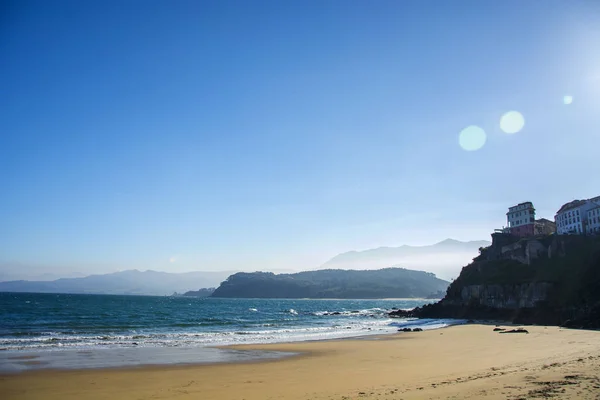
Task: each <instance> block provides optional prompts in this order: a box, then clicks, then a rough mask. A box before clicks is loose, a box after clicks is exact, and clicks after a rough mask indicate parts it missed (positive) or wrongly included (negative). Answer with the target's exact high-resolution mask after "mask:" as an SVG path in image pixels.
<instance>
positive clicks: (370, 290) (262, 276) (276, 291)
mask: <svg viewBox="0 0 600 400" xmlns="http://www.w3.org/2000/svg"><path fill="white" fill-rule="evenodd" d="M448 284H449V282H447V281H444V280H441V279H438V278H436V276H435V275H434V274H432V273H429V272H423V271H413V270H409V269H404V268H385V269H381V270H376V271H347V270H319V271H307V272H299V273H296V274H279V275H276V274H273V273H271V272H254V273H245V272H240V273H237V274H234V275H231V276H230V277H229V278H227V280H226V281H225V282H223V283H222V284H221V286H219V287H218V288H217V289H216V290H215V291H214V293H213V294H212V297H238V298H343V299H377V298H416V297H427V296H431V295H433V294H436V293H439V292H442V291H445V290H446V288H447V287H448Z"/></svg>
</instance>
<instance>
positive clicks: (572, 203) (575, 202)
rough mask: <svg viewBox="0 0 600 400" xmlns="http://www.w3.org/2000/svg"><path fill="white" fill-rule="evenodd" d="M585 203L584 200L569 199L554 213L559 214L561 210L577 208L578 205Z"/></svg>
mask: <svg viewBox="0 0 600 400" xmlns="http://www.w3.org/2000/svg"><path fill="white" fill-rule="evenodd" d="M585 203H586V201H585V200H573V201H570V202H568V203H565V204H563V206H562V207H561V208H560V209H559V210H558V211H557V212H556V214H560V213H562V212H565V211H569V210H572V209H573V208H577V207H579V206H582V205H584V204H585Z"/></svg>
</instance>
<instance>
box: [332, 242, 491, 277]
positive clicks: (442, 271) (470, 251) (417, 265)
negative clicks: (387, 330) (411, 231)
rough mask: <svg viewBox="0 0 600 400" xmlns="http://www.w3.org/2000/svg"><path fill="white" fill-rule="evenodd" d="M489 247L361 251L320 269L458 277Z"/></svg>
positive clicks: (436, 246)
mask: <svg viewBox="0 0 600 400" xmlns="http://www.w3.org/2000/svg"><path fill="white" fill-rule="evenodd" d="M490 244H491V243H490V242H488V241H486V240H476V241H470V242H461V241H458V240H454V239H446V240H444V241H442V242H439V243H436V244H433V245H428V246H407V245H404V246H399V247H379V248H376V249H369V250H364V251H349V252H346V253H342V254H338V255H337V256H335V257H333V258H332V259H331V260H329V261H327V262H326V263H325V264H323V265H322V266H321V268H323V269H328V268H335V269H379V268H386V267H389V266H409V267H410V268H414V269H420V270H427V271H432V272H435V273H436V274H437V275H438V276H440V277H442V278H444V279H450V278H452V277H455V276H457V275H458V274H459V272H460V269H461V268H462V267H463V266H464V265H466V264H468V263H469V262H470V261H471V260H472V259H473V257H476V256H477V255H478V254H479V248H480V247H487V246H489V245H490Z"/></svg>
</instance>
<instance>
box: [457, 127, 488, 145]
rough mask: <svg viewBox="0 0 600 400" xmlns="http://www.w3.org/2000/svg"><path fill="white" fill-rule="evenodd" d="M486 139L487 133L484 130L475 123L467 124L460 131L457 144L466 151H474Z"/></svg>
mask: <svg viewBox="0 0 600 400" xmlns="http://www.w3.org/2000/svg"><path fill="white" fill-rule="evenodd" d="M486 140H487V135H486V134H485V131H484V130H483V129H482V128H480V127H478V126H476V125H471V126H467V127H466V128H465V129H463V130H462V131H460V134H459V135H458V144H460V147H462V149H463V150H466V151H476V150H479V149H481V148H482V147H483V145H484V144H485V141H486Z"/></svg>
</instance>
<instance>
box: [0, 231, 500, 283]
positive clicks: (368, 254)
mask: <svg viewBox="0 0 600 400" xmlns="http://www.w3.org/2000/svg"><path fill="white" fill-rule="evenodd" d="M489 244H490V242H487V241H483V240H482V241H471V242H461V241H458V240H453V239H447V240H444V241H443V242H440V243H436V244H433V245H429V246H400V247H380V248H377V249H370V250H365V251H350V252H346V253H342V254H339V255H337V256H335V257H333V258H332V259H331V260H329V261H327V262H326V263H325V264H323V265H322V266H321V267H320V268H317V269H347V270H374V269H382V268H389V267H392V266H400V267H404V268H408V269H412V270H422V271H427V272H434V273H435V274H436V275H437V276H438V277H439V278H441V279H451V278H453V277H455V276H457V275H458V273H459V272H460V269H461V268H462V266H464V265H466V264H468V263H469V262H470V261H471V259H472V258H473V257H475V256H476V255H477V254H478V249H479V247H486V246H488V245H489ZM236 272H238V271H233V270H229V271H209V272H204V271H202V272H201V271H198V272H187V273H168V272H159V271H138V270H128V271H122V272H115V273H110V274H103V275H90V276H86V277H70V278H61V279H55V280H42V279H37V280H10V281H4V282H0V291H2V292H45V293H97V294H140V295H141V294H148V295H169V294H172V293H173V292H178V293H184V292H187V291H190V290H198V289H200V288H207V287H218V286H219V285H220V284H221V282H223V281H225V280H226V279H227V278H228V277H229V276H230V275H232V274H234V273H236ZM52 273H53V272H52V271H48V272H47V276H48V277H50V276H52V275H51V274H52ZM4 276H6V275H4ZM4 276H0V279H2V278H3V277H4ZM4 280H5V279H4Z"/></svg>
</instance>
